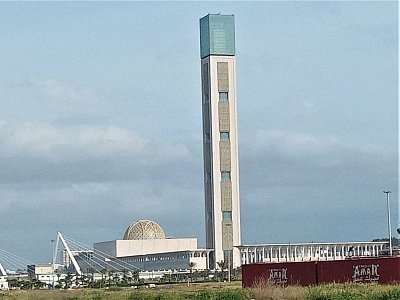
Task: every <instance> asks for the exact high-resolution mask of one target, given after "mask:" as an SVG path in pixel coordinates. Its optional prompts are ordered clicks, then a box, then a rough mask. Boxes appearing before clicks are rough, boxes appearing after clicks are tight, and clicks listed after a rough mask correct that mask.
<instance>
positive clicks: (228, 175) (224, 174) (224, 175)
mask: <svg viewBox="0 0 400 300" xmlns="http://www.w3.org/2000/svg"><path fill="white" fill-rule="evenodd" d="M229 180H231V172H221V181H229Z"/></svg>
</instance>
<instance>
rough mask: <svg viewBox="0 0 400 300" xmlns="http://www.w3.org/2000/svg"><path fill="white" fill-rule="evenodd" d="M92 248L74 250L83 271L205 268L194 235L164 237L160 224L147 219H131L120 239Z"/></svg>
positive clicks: (205, 256) (204, 253)
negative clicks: (189, 236) (131, 221)
mask: <svg viewBox="0 0 400 300" xmlns="http://www.w3.org/2000/svg"><path fill="white" fill-rule="evenodd" d="M93 248H94V249H93V250H92V251H90V252H89V251H86V250H83V251H80V253H79V252H77V251H75V252H74V257H75V259H76V261H77V262H78V264H79V266H80V267H81V269H82V272H83V273H90V272H101V271H104V270H118V271H122V270H124V269H126V270H134V271H139V272H143V271H160V270H188V269H189V264H190V263H193V264H192V265H193V269H195V270H204V269H207V266H208V260H209V253H210V251H209V250H207V249H198V248H197V239H196V238H180V239H173V238H166V237H165V235H164V231H163V229H162V228H161V226H160V225H158V224H157V223H155V222H153V221H149V220H140V221H137V222H134V223H132V224H131V225H130V226H129V227H128V228H127V230H126V231H125V234H124V239H122V240H112V241H105V242H98V243H95V244H94V245H93Z"/></svg>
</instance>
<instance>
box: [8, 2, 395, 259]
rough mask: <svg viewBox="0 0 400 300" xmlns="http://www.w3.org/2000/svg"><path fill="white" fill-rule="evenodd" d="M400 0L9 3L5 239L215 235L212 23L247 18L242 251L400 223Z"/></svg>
mask: <svg viewBox="0 0 400 300" xmlns="http://www.w3.org/2000/svg"><path fill="white" fill-rule="evenodd" d="M398 11H399V9H398V3H397V2H362V1H359V2H347V1H338V2H313V1H312V2H0V45H1V46H0V249H3V250H6V251H10V252H12V253H14V254H15V255H18V256H20V257H23V258H25V259H27V260H29V261H31V262H35V263H45V262H50V261H51V252H52V243H51V240H52V239H55V238H56V234H57V231H60V232H62V233H63V234H64V235H66V236H68V237H71V238H73V239H75V240H78V241H80V242H82V243H84V244H87V245H92V244H93V243H94V242H99V241H106V240H113V239H121V238H122V236H123V234H124V231H125V229H126V228H127V227H128V226H129V224H130V223H131V222H133V221H136V220H140V219H150V220H153V221H155V222H157V223H159V224H160V225H161V226H162V228H163V229H164V231H165V234H166V235H167V236H172V237H197V238H198V239H199V246H203V247H204V246H205V242H204V240H205V238H204V236H205V230H204V228H205V224H204V192H203V156H202V155H203V154H202V124H201V122H202V121H201V120H202V116H201V82H200V53H199V52H200V50H199V19H200V18H201V17H203V16H204V15H206V14H208V13H222V14H234V15H235V23H236V59H237V74H236V75H237V105H238V135H239V158H240V162H239V165H240V201H241V232H242V244H253V243H275V242H281V243H288V242H293V243H294V242H312V241H314V242H341V241H370V240H372V239H374V238H382V237H387V235H388V233H387V232H388V230H387V211H386V195H385V194H384V193H383V192H382V191H384V190H390V191H392V194H391V195H390V196H391V200H390V202H391V209H392V211H391V212H392V213H391V217H392V228H393V230H394V232H393V233H394V236H397V233H396V234H395V229H396V228H397V225H398V125H399V122H398V113H399V109H398V83H399V81H398V69H399V68H398V67H399V66H398V50H399V49H398Z"/></svg>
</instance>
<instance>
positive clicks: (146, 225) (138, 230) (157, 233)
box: [124, 220, 165, 240]
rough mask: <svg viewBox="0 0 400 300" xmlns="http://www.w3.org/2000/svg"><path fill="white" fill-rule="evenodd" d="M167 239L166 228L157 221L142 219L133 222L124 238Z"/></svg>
mask: <svg viewBox="0 0 400 300" xmlns="http://www.w3.org/2000/svg"><path fill="white" fill-rule="evenodd" d="M154 239H165V234H164V230H163V229H162V228H161V226H160V225H158V224H157V223H156V222H153V221H150V220H140V221H136V222H133V223H132V224H131V225H129V227H128V228H127V229H126V231H125V234H124V240H154Z"/></svg>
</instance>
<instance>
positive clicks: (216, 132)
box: [200, 14, 241, 269]
mask: <svg viewBox="0 0 400 300" xmlns="http://www.w3.org/2000/svg"><path fill="white" fill-rule="evenodd" d="M200 56H201V79H202V104H203V156H204V190H205V220H206V247H207V248H209V249H214V251H213V253H211V256H210V268H211V269H214V268H216V265H217V262H220V261H225V262H227V263H228V264H230V266H231V268H235V267H239V266H240V265H241V257H240V252H239V250H238V249H236V248H234V247H233V246H238V245H240V244H241V239H240V201H239V162H238V138H237V117H236V64H235V21H234V16H233V15H220V14H218V15H213V14H209V15H207V16H205V17H203V18H201V19H200Z"/></svg>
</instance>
